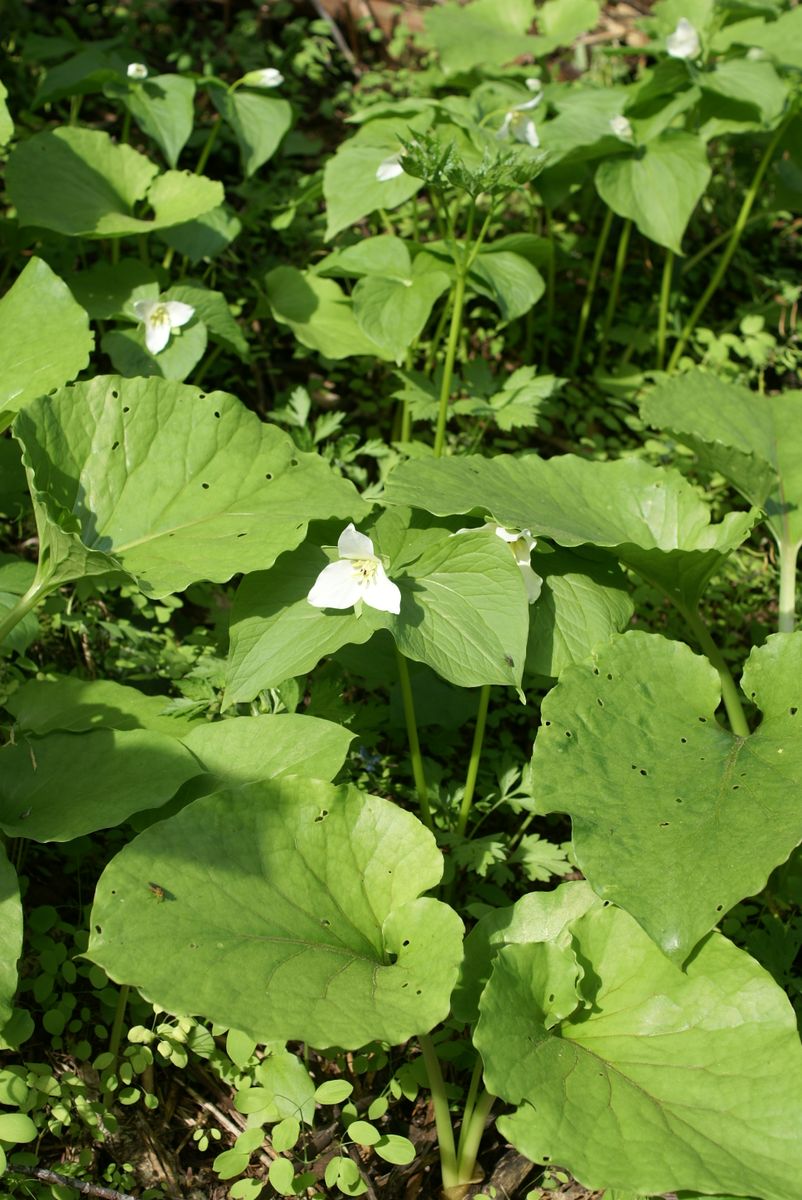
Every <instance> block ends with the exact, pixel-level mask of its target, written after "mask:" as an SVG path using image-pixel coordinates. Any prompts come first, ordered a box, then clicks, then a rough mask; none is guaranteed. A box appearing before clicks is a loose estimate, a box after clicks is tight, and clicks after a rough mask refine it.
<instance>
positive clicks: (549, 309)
mask: <svg viewBox="0 0 802 1200" xmlns="http://www.w3.org/2000/svg"><path fill="white" fill-rule="evenodd" d="M545 213H546V236H547V237H548V239H549V245H550V247H551V254H550V255H549V261H548V263H547V264H546V329H545V332H544V334H543V345H542V348H541V351H540V361H541V366H542V368H543V369H544V370H546V369H547V368H548V365H549V349H550V347H551V331H552V326H553V325H554V306H555V304H556V291H557V261H556V256H555V253H554V233H553V230H552V221H551V209H550V208H547V209H546V210H545Z"/></svg>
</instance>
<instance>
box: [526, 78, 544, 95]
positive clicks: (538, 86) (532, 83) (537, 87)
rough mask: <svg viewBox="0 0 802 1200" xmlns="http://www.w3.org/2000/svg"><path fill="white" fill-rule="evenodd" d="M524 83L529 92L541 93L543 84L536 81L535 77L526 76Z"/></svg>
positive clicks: (538, 80)
mask: <svg viewBox="0 0 802 1200" xmlns="http://www.w3.org/2000/svg"><path fill="white" fill-rule="evenodd" d="M524 83H525V84H526V86H527V87H528V88H529V91H530V92H542V91H543V83H542V82H541V80H540V79H538V77H537V75H528V76H527V78H526V79H525V80H524Z"/></svg>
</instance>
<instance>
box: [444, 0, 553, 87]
mask: <svg viewBox="0 0 802 1200" xmlns="http://www.w3.org/2000/svg"><path fill="white" fill-rule="evenodd" d="M555 7H556V6H555ZM534 16H535V9H534V4H533V3H532V0H505V3H504V4H499V3H498V0H472V3H470V4H464V5H461V4H458V3H456V2H455V0H449V2H448V3H446V4H441V5H438V6H437V7H436V8H430V9H427V10H426V15H425V27H426V35H427V40H428V41H429V42H430V44H432V45H433V46H434V48H435V50H436V51H437V53H438V55H439V58H440V65H441V67H442V68H443V71H444V72H445V74H446V75H453V74H455V73H456V72H462V71H470V70H471V69H472V68H473V67H477V66H479V65H480V64H481V65H482V66H483V67H490V66H493V67H501V66H503V65H504V64H505V63H508V62H512V60H513V59H514V58H519V57H520V56H521V55H523V54H531V55H532V56H533V57H536V56H537V54H538V52H539V51H538V49H537V44H538V39H537V38H533V37H529V36H528V35H527V30H528V29H529V26H530V25H531V24H532V20H533V18H534Z"/></svg>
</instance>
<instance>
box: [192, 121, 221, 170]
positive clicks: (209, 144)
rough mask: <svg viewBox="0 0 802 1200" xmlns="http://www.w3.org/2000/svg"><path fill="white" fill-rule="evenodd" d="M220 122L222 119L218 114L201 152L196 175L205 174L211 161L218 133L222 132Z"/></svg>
mask: <svg viewBox="0 0 802 1200" xmlns="http://www.w3.org/2000/svg"><path fill="white" fill-rule="evenodd" d="M220 124H221V121H220V117H219V116H218V117H217V119H216V121H215V122H214V124H213V125H212V127H211V129H210V130H209V133H208V135H207V138H206V141H205V142H204V144H203V149H202V150H201V152H200V158H199V159H198V165H197V167H196V168H195V174H196V175H202V174H203V171H204V168H205V166H206V164H207V162H208V161H209V155H210V154H211V152H212V150H213V149H214V144H215V142H216V141H217V135H218V134H219V133H220Z"/></svg>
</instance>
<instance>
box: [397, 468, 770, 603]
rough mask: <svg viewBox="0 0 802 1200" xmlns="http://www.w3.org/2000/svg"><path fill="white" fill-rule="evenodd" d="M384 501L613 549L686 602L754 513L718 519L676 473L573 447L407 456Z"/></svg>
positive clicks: (563, 541) (742, 535)
mask: <svg viewBox="0 0 802 1200" xmlns="http://www.w3.org/2000/svg"><path fill="white" fill-rule="evenodd" d="M385 499H386V500H387V501H388V502H389V503H392V504H405V505H411V506H412V507H415V508H423V509H425V510H426V511H427V512H431V513H434V514H436V515H437V516H450V515H452V514H456V513H471V512H473V513H477V514H481V515H484V514H489V515H490V516H491V517H492V519H493V520H494V521H498V522H499V524H501V525H507V526H511V527H515V528H517V529H531V531H532V533H533V534H536V535H539V534H542V535H544V536H546V537H548V538H551V539H552V540H553V541H555V542H557V543H558V544H559V545H561V546H579V545H582V544H583V543H589V544H591V545H594V546H599V547H605V548H609V549H610V550H611V551H613V552H614V553H615V554H616V555H617V556H618V558H619V559H620V560H621V561H622V562H623V563H626V565H627V566H630V567H632V568H633V569H634V570H636V571H637V572H638V573H639V574H641V575H643V576H644V578H646V579H649V580H651V581H652V582H654V583H656V584H657V585H658V586H659V587H662V588H663V589H664V590H665V591H666V592H667V593H668V594H669V595H670V596H671V598H672V599H673V600H675V601H676V602H677V603H680V604H684V605H686V606H688V607H692V606H694V605H695V604H696V602H697V601H698V599H699V596H700V595H701V594H702V592H703V591H704V588H705V585H706V583H707V581H708V579H709V578H710V576H711V575H712V574H713V572H714V571H715V570H716V569H717V568H718V567H719V566H720V564H721V562H722V561H723V559H724V558H725V557H726V555H728V554H729V553H730V552H731V551H732V550H733V549H735V547H736V546H739V545H740V544H741V542H742V541H743V540H744V538H746V537H747V535H748V533H749V531H750V529H751V528H752V526H753V524H754V523H755V520H756V518H757V513H728V514H727V516H726V517H725V518H724V520H723V521H722V522H721V523H720V524H719V525H713V524H711V520H710V517H711V514H710V510H709V508H708V507H707V505H706V504H704V503H703V501H702V500H701V499H700V498H699V496H698V495H697V493H696V492H695V491H694V489H693V488H692V487H691V485H690V484H689V483H687V482H686V480H685V479H683V477H682V476H681V475H680V474H679V473H678V472H676V471H670V470H668V471H667V470H665V469H663V468H660V469H658V468H656V467H650V466H649V465H648V464H647V463H644V462H640V461H639V460H637V459H623V460H621V461H619V462H592V461H590V460H588V459H582V458H577V457H575V456H574V455H570V454H566V455H562V456H560V457H557V458H551V459H548V460H544V459H541V458H538V457H536V456H535V455H526V456H524V457H522V458H513V457H512V456H510V455H499V456H497V457H495V458H480V457H478V456H473V457H466V458H452V459H444V460H441V461H436V460H418V461H410V462H407V463H403V464H402V465H401V466H400V467H399V468H397V469H396V470H395V471H394V472H393V474H392V475H391V476H390V478H389V479H388V481H387V488H386V492H385Z"/></svg>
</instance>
